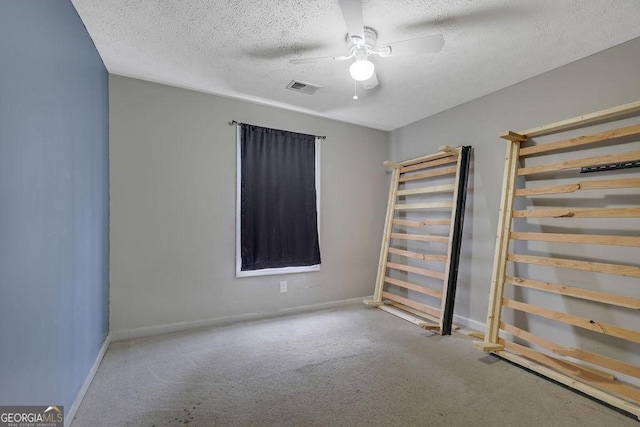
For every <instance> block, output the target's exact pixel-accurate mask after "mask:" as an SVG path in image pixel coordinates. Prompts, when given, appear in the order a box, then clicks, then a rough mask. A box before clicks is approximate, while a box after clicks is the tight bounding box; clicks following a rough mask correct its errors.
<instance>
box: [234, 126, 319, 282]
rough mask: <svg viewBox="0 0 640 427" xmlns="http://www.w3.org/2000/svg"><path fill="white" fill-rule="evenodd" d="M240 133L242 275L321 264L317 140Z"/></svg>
mask: <svg viewBox="0 0 640 427" xmlns="http://www.w3.org/2000/svg"><path fill="white" fill-rule="evenodd" d="M240 128H241V140H240V158H241V182H240V191H241V198H240V206H241V213H240V244H241V250H240V253H241V257H242V266H241V270H242V271H246V270H259V269H264V268H281V267H301V266H310V265H316V264H320V245H319V243H318V224H317V219H318V215H317V212H316V210H317V208H316V207H317V204H316V188H315V136H313V135H305V134H300V133H294V132H287V131H283V130H278V129H269V128H263V127H259V126H252V125H246V124H242V125H240Z"/></svg>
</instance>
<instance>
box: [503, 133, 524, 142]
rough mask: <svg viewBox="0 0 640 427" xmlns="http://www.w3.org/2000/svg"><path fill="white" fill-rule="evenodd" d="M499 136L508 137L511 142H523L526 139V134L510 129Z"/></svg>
mask: <svg viewBox="0 0 640 427" xmlns="http://www.w3.org/2000/svg"><path fill="white" fill-rule="evenodd" d="M500 138H503V139H508V140H509V141H512V142H524V141H526V140H527V137H526V136H524V135H520V134H518V133H515V132H511V131H507V132H504V133H503V134H501V135H500Z"/></svg>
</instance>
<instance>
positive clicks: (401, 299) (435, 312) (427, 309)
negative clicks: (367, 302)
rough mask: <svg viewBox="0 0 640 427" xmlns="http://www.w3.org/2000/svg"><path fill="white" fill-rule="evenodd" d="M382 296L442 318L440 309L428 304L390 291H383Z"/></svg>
mask: <svg viewBox="0 0 640 427" xmlns="http://www.w3.org/2000/svg"><path fill="white" fill-rule="evenodd" d="M382 297H383V298H387V299H390V300H391V301H396V302H399V303H401V304H404V305H406V306H407V307H411V308H415V309H416V310H418V311H421V312H424V313H427V314H430V315H432V316H434V317H437V318H440V310H438V309H436V308H433V307H431V306H429V305H427V304H423V303H420V302H416V301H413V300H410V299H409V298H404V297H401V296H399V295H394V294H392V293H389V292H383V293H382Z"/></svg>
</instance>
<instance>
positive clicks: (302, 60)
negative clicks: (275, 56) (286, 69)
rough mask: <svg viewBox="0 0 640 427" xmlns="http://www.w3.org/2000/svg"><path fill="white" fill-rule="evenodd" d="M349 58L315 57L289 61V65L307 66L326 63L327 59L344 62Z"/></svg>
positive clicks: (342, 56)
mask: <svg viewBox="0 0 640 427" xmlns="http://www.w3.org/2000/svg"><path fill="white" fill-rule="evenodd" d="M349 58H351V56H344V55H340V56H317V57H315V58H299V59H290V60H289V63H290V64H308V63H310V62H318V61H326V60H327V59H332V60H334V61H344V60H345V59H349Z"/></svg>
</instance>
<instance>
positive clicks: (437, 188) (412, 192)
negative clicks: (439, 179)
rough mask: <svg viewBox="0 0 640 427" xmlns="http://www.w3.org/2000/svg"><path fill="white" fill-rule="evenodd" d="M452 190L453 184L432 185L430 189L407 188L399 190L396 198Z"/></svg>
mask: <svg viewBox="0 0 640 427" xmlns="http://www.w3.org/2000/svg"><path fill="white" fill-rule="evenodd" d="M453 190H454V185H453V184H445V185H434V186H431V187H420V188H408V189H406V190H399V191H398V196H412V195H415V194H431V193H446V192H449V191H453Z"/></svg>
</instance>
